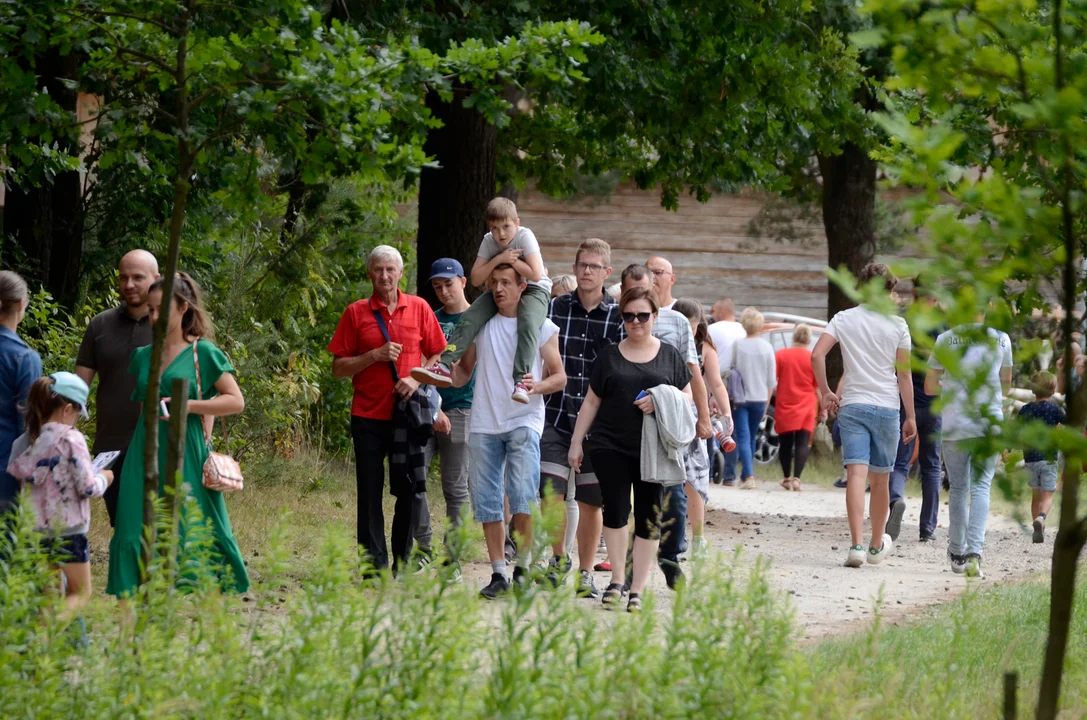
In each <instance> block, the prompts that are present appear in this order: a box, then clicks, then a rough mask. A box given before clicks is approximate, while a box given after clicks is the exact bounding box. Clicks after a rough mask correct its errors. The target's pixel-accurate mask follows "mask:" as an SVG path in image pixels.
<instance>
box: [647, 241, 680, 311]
mask: <svg viewBox="0 0 1087 720" xmlns="http://www.w3.org/2000/svg"><path fill="white" fill-rule="evenodd" d="M645 266H646V267H647V268H649V272H651V273H653V290H654V291H656V293H657V299H658V300H660V304H661V309H662V310H671V309H672V306H673V305H675V304H676V299H675V298H674V297H672V288H673V287H675V284H676V274H675V273H674V272H673V271H672V263H670V262H668V261H667V260H666V259H664V258H662V257H660V256H659V255H654V256H653V257H651V258H649V260H647V261H646V263H645Z"/></svg>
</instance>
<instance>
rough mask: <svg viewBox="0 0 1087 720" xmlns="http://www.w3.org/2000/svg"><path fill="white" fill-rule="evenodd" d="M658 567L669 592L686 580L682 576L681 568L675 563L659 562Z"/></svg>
mask: <svg viewBox="0 0 1087 720" xmlns="http://www.w3.org/2000/svg"><path fill="white" fill-rule="evenodd" d="M660 566H661V572H662V573H664V582H665V583H666V584H667V585H668V589H669V590H675V589H676V586H678V585H682V584H683V582H684V580H685V579H686V578H685V577H684V575H683V568H681V567H680V566H679V565H678V564H677V563H674V562H671V561H669V560H661V561H660Z"/></svg>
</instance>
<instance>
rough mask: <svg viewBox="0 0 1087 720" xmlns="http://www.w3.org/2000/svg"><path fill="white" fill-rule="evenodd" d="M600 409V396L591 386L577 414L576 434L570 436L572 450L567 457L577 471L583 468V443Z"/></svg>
mask: <svg viewBox="0 0 1087 720" xmlns="http://www.w3.org/2000/svg"><path fill="white" fill-rule="evenodd" d="M599 410H600V396H599V395H597V394H596V392H595V391H594V390H593V389H592V388H589V392H588V393H586V394H585V400H584V401H583V402H582V403H581V410H580V411H579V412H578V414H577V422H576V423H575V424H574V434H573V435H572V436H571V437H570V452H569V453H568V454H567V458H566V460H567V462H569V463H570V467H571V468H573V470H574V471H575V472H577V471H578V470H580V469H581V461H582V460H583V459H584V457H585V452H584V450H582V448H581V444H582V442H583V441H584V440H585V436H586V435H587V434H588V432H589V428H591V427H592V426H593V421H594V420H596V413H597V411H599Z"/></svg>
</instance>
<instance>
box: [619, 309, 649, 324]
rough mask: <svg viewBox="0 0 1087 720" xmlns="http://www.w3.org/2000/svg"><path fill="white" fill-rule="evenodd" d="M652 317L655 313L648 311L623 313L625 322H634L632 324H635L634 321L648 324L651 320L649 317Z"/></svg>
mask: <svg viewBox="0 0 1087 720" xmlns="http://www.w3.org/2000/svg"><path fill="white" fill-rule="evenodd" d="M651 317H653V313H647V312H640V313H632V312H625V313H623V322H625V323H632V324H633V323H635V322H639V323H641V324H642V325H645V324H646V323H647V322H649V318H651Z"/></svg>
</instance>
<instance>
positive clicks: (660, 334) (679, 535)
mask: <svg viewBox="0 0 1087 720" xmlns="http://www.w3.org/2000/svg"><path fill="white" fill-rule="evenodd" d="M654 260H664V258H650V262H653V261H654ZM664 263H665V264H666V266H667V274H668V275H671V268H672V265H671V263H669V262H668V261H667V260H664ZM662 267H664V266H662V265H660V264H659V263H658V269H660V268H662ZM662 276H663V275H662ZM662 276H656V275H654V274H653V271H652V270H651V269H650V268H649V267H648V266H647V265H629V266H627V268H626V269H625V270H623V275H622V286H623V292H626V291H627V290H630V289H631V288H636V287H641V288H645V289H646V290H649V289H652V288H653V287H654V279H655V278H656V277H662ZM665 283H666V284H667V283H668V280H667V279H665ZM673 284H675V276H674V275H673V276H672V282H671V283H670V284H667V291H668V292H669V293H670V292H671V289H672V285H673ZM658 299H659V300H661V301H663V298H660V297H658ZM673 302H674V301H673ZM653 337H655V338H657V339H658V340H660V341H661V342H665V343H668V344H669V345H671V346H672V347H674V348H676V349H677V350H679V353H680V355H682V356H683V357H684V359H685V360H686V362H687V367H688V368H690V370H691V394H692V395H693V397H694V404H695V409H696V410H697V414H698V437H700V438H702V439H703V440H706V439H708V438H709V437H710V435H712V433H713V426H712V425H711V424H710V407H709V398H708V396H707V393H706V382H705V380H703V378H702V371H701V369H700V368H699V365H698V350H697V348H696V347H695V342H694V333H692V332H691V323H690V321H689V320H687V318H686V317H684V316H683V315H681V314H680V313H678V312H676V311H675V310H671V309H669V308H666V307H665V306H664V304H663V302H662V303H661V308H660V310H659V311H658V312H657V321H656V322H655V323H653ZM661 510H662V513H663V517H662V518H661V543H660V549H659V550H658V553H657V560H658V561H659V562H660V566H661V572H663V573H664V579H665V581H666V582H667V583H668V587H670V588H672V589H675V586H676V583H677V582H679V581H680V580H681V579H682V578H683V571H682V570H681V569H680V566H679V555H680V553H682V552H683V551H684V550H686V549H687V538H686V529H687V491H686V489H685V488H684V485H683V484H682V483H681V484H679V485H676V486H675V487H669V488H665V490H664V507H663V508H661ZM628 577H629V575H628Z"/></svg>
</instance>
